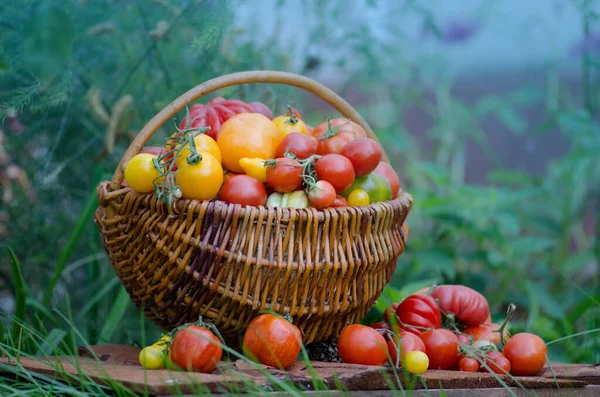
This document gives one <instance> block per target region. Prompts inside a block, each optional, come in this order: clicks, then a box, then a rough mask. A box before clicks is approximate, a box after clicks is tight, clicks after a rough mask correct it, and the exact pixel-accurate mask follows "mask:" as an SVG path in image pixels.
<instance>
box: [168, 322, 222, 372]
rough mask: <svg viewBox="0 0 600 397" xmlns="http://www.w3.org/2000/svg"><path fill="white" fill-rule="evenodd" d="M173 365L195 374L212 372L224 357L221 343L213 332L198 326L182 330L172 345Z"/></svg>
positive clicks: (178, 332) (176, 335)
mask: <svg viewBox="0 0 600 397" xmlns="http://www.w3.org/2000/svg"><path fill="white" fill-rule="evenodd" d="M170 352H171V361H172V362H173V364H175V365H177V366H179V367H181V368H183V369H186V370H188V371H194V372H204V373H208V372H212V371H213V370H214V369H215V368H216V367H217V364H218V363H219V361H221V356H222V355H223V348H222V347H221V341H220V340H219V338H217V337H216V336H215V334H213V333H212V331H210V330H208V329H205V328H202V327H200V326H198V325H190V326H187V327H185V328H182V329H180V330H179V331H177V333H176V334H175V337H174V338H173V343H172V344H171V349H170Z"/></svg>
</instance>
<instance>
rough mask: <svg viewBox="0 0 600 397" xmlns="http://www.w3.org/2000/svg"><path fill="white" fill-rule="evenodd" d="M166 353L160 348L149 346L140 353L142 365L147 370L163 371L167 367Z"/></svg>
mask: <svg viewBox="0 0 600 397" xmlns="http://www.w3.org/2000/svg"><path fill="white" fill-rule="evenodd" d="M165 358H166V357H165V353H164V351H163V349H162V348H160V347H158V346H154V345H152V346H147V347H145V348H143V349H142V351H141V352H140V356H139V359H140V364H142V367H144V368H145V369H162V368H164V367H165Z"/></svg>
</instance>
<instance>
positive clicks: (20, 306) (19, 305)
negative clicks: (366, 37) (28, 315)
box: [7, 247, 26, 341]
mask: <svg viewBox="0 0 600 397" xmlns="http://www.w3.org/2000/svg"><path fill="white" fill-rule="evenodd" d="M7 250H8V258H9V260H10V266H11V268H12V276H13V284H14V286H15V314H14V318H13V326H12V339H13V341H16V340H17V339H18V338H19V333H20V331H21V325H22V324H23V323H24V322H25V298H26V291H25V281H24V280H23V275H22V274H21V265H20V264H19V261H18V260H17V257H16V256H15V253H14V252H13V250H12V249H11V248H10V247H7Z"/></svg>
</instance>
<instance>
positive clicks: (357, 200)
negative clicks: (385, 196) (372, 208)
mask: <svg viewBox="0 0 600 397" xmlns="http://www.w3.org/2000/svg"><path fill="white" fill-rule="evenodd" d="M369 203H370V201H369V193H367V192H365V191H364V190H362V189H356V190H355V191H353V192H352V193H350V194H349V195H348V204H350V205H351V206H353V207H364V206H366V205H369Z"/></svg>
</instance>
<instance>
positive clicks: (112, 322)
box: [99, 286, 131, 342]
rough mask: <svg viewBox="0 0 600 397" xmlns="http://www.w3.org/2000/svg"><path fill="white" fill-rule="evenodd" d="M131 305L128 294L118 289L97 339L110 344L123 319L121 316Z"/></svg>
mask: <svg viewBox="0 0 600 397" xmlns="http://www.w3.org/2000/svg"><path fill="white" fill-rule="evenodd" d="M130 303H131V299H130V298H129V294H128V293H127V290H126V289H125V288H124V287H123V286H121V288H119V293H118V295H117V297H116V298H115V300H114V302H113V304H112V307H111V309H110V312H109V313H108V315H107V316H106V318H104V325H103V326H102V330H101V331H100V337H99V339H100V340H101V341H104V342H110V341H111V339H112V337H113V335H114V334H115V332H116V331H117V330H118V328H119V323H120V322H121V320H122V319H123V316H124V315H125V313H126V312H127V309H128V308H129V306H130Z"/></svg>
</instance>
